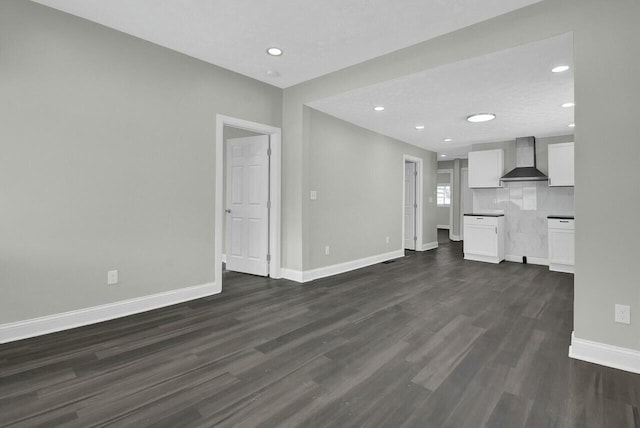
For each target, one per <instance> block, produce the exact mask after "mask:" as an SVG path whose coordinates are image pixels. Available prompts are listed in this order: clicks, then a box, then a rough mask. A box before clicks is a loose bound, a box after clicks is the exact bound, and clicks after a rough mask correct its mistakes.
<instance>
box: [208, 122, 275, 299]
mask: <svg viewBox="0 0 640 428" xmlns="http://www.w3.org/2000/svg"><path fill="white" fill-rule="evenodd" d="M225 125H226V126H231V127H233V128H238V129H244V130H245V131H251V132H255V133H259V134H266V135H268V136H269V146H270V148H271V157H270V163H269V194H270V200H271V208H270V212H269V254H270V255H271V259H270V260H269V262H268V263H269V276H270V277H271V278H282V269H281V265H280V245H281V243H280V229H281V176H282V175H281V168H282V160H281V159H282V129H280V128H277V127H275V126H270V125H264V124H261V123H257V122H250V121H248V120H244V119H238V118H235V117H231V116H225V115H222V114H217V115H216V173H215V177H216V187H215V204H216V205H215V211H214V223H215V256H214V263H215V282H216V285H217V286H218V287H219V290H222V252H223V249H222V248H223V246H224V242H222V236H223V234H222V228H223V227H224V224H223V223H224V221H223V219H224V200H223V199H224V189H223V182H224V173H225V159H224V127H225Z"/></svg>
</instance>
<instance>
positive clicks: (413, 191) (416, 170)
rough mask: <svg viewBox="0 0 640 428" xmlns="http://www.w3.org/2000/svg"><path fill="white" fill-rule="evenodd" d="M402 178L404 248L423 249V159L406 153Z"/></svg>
mask: <svg viewBox="0 0 640 428" xmlns="http://www.w3.org/2000/svg"><path fill="white" fill-rule="evenodd" d="M402 179H403V180H402V190H403V192H402V245H403V249H405V250H412V251H423V244H422V159H420V158H417V157H413V156H409V155H404V157H403V175H402Z"/></svg>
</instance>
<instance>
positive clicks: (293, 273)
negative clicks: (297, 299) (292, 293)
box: [281, 268, 306, 282]
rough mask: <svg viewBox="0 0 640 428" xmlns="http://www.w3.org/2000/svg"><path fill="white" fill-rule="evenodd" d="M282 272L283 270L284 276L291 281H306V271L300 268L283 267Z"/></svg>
mask: <svg viewBox="0 0 640 428" xmlns="http://www.w3.org/2000/svg"><path fill="white" fill-rule="evenodd" d="M281 272H282V278H284V279H288V280H289V281H295V282H306V281H305V280H304V272H302V271H300V270H293V269H287V268H282V271H281Z"/></svg>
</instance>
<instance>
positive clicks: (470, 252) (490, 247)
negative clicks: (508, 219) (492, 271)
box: [463, 214, 505, 263]
mask: <svg viewBox="0 0 640 428" xmlns="http://www.w3.org/2000/svg"><path fill="white" fill-rule="evenodd" d="M504 236H505V235H504V216H503V215H491V216H488V215H475V214H465V215H464V242H463V251H464V258H465V260H475V261H478V262H487V263H500V262H501V261H503V260H504Z"/></svg>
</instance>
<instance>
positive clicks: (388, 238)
mask: <svg viewBox="0 0 640 428" xmlns="http://www.w3.org/2000/svg"><path fill="white" fill-rule="evenodd" d="M386 241H387V244H388V243H389V237H388V236H387V239H386Z"/></svg>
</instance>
